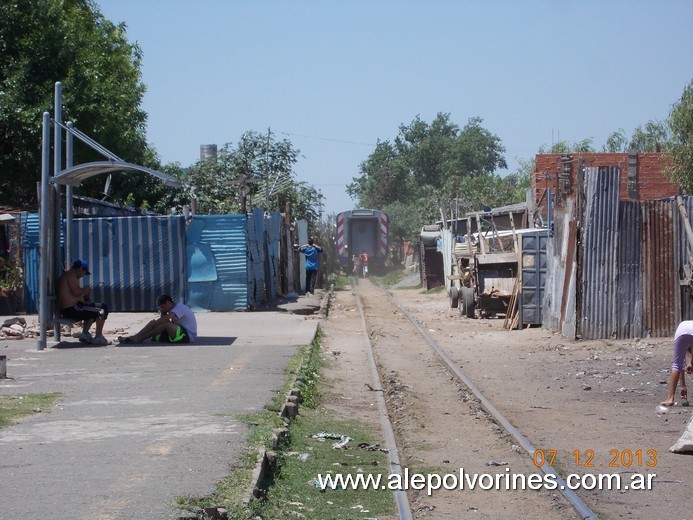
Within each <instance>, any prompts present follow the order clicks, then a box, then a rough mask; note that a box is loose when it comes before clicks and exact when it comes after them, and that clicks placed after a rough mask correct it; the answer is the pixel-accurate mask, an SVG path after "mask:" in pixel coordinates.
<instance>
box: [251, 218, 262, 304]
mask: <svg viewBox="0 0 693 520" xmlns="http://www.w3.org/2000/svg"><path fill="white" fill-rule="evenodd" d="M260 303H265V219H264V211H263V210H262V209H261V208H255V209H254V210H253V212H252V214H251V215H249V217H248V304H249V305H250V307H251V308H252V307H255V305H257V304H260Z"/></svg>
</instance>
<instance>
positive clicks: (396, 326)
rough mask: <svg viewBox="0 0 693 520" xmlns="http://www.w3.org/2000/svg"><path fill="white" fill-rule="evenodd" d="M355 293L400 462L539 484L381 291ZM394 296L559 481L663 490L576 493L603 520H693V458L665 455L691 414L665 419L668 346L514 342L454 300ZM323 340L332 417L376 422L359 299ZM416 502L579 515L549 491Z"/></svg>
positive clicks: (344, 306) (525, 336)
mask: <svg viewBox="0 0 693 520" xmlns="http://www.w3.org/2000/svg"><path fill="white" fill-rule="evenodd" d="M359 292H360V293H361V294H362V295H363V301H364V306H365V312H366V315H367V318H368V320H369V322H370V323H373V324H376V325H375V327H374V328H372V329H371V330H370V331H369V335H370V339H371V342H372V344H373V345H374V348H375V351H376V357H377V361H378V364H379V369H380V371H381V376H382V377H383V388H385V389H386V392H387V401H388V407H389V413H390V417H391V420H392V422H393V425H394V429H395V432H396V434H397V437H398V439H397V440H398V447H399V449H400V456H401V458H402V459H403V461H404V463H405V464H406V465H407V466H408V467H410V469H411V470H412V471H414V470H415V471H417V472H423V473H425V472H432V473H438V474H441V475H443V474H446V473H456V472H459V468H462V467H464V469H465V472H473V473H503V472H504V471H508V472H511V473H522V474H526V475H529V474H530V473H540V471H539V470H538V468H536V467H535V466H534V464H533V461H532V459H531V458H530V457H529V456H528V455H527V454H526V453H524V452H522V451H521V450H518V449H517V448H516V447H514V446H513V441H512V439H511V438H509V436H507V435H505V434H504V433H503V432H501V431H499V429H498V427H497V426H496V425H495V424H493V423H492V422H491V421H489V420H488V418H487V417H485V414H484V413H483V412H482V411H481V410H479V408H478V406H477V404H476V403H475V401H474V399H472V398H470V395H469V392H468V391H467V390H466V389H465V388H462V387H457V388H455V387H453V386H452V385H451V383H450V375H449V373H448V372H447V370H446V369H445V368H443V366H442V365H441V364H440V362H438V361H437V360H436V359H435V357H434V356H433V355H432V353H430V352H426V350H425V349H423V348H422V347H421V346H420V344H419V341H418V340H417V338H416V337H415V335H414V334H412V332H411V331H412V329H411V328H410V327H409V326H408V325H407V323H406V320H405V319H404V317H403V316H402V315H401V313H399V312H396V311H393V309H392V307H390V306H388V305H386V303H385V300H384V299H383V298H384V296H383V295H382V292H381V291H380V289H378V288H376V287H374V286H373V285H372V284H371V283H370V281H368V280H362V281H360V283H359ZM392 293H393V295H394V296H395V298H396V299H397V300H398V301H399V302H400V303H401V304H402V305H403V306H404V307H405V308H406V309H407V311H408V312H410V313H411V314H413V315H414V316H416V317H417V319H418V321H419V322H420V323H421V324H422V325H423V327H424V329H425V330H427V331H428V333H429V334H430V335H431V336H432V337H433V338H434V339H435V341H436V342H437V343H438V344H439V345H440V346H441V347H442V348H443V349H444V350H445V351H446V353H447V355H448V356H449V357H450V358H451V359H452V360H454V361H455V362H456V363H457V364H458V365H459V366H461V367H462V370H463V371H464V372H465V374H466V375H467V376H468V377H469V378H470V379H472V380H473V382H474V383H475V384H476V385H477V387H479V389H480V390H481V391H482V392H483V393H484V395H485V396H486V397H487V398H488V399H490V400H491V402H492V403H493V404H494V405H495V406H496V408H498V409H499V411H500V412H501V413H502V414H503V415H504V416H505V417H506V418H507V419H509V420H510V422H511V423H512V424H513V425H514V426H515V427H516V428H517V429H519V430H520V432H522V434H523V435H524V436H525V437H527V438H528V439H529V441H530V442H531V443H532V444H533V445H534V446H535V447H536V448H537V449H538V450H544V451H543V453H545V454H546V456H547V457H550V456H552V455H553V454H554V452H555V460H554V464H553V466H554V467H555V468H556V469H557V471H558V472H559V473H560V474H561V475H562V476H563V477H566V476H567V475H568V474H573V473H574V474H578V475H586V474H591V475H596V476H598V475H599V474H605V473H609V474H618V475H619V477H620V478H621V479H622V482H623V483H627V482H630V481H631V479H632V478H633V475H635V474H642V475H643V478H644V480H645V482H647V479H648V478H650V479H651V481H653V482H654V488H653V489H652V490H642V491H640V490H633V489H628V490H624V489H623V488H622V489H620V490H611V491H609V490H596V489H595V490H584V489H583V490H578V491H577V493H578V495H579V496H580V498H582V500H584V501H585V502H586V503H587V504H588V505H589V507H590V508H591V509H592V510H593V511H594V512H596V513H598V514H599V516H600V517H604V518H631V519H637V518H643V519H645V518H693V512H692V511H691V510H690V500H689V499H688V497H689V495H690V489H691V479H692V476H693V471H692V470H693V468H692V467H691V466H692V465H693V458H692V457H689V456H685V455H675V454H672V453H669V452H668V449H669V447H670V446H671V445H672V444H673V443H674V442H675V441H676V440H677V439H678V438H679V436H680V435H681V433H682V432H683V430H684V428H685V426H686V424H687V422H688V420H689V419H690V417H691V409H690V408H682V407H678V406H677V407H673V408H672V409H671V410H670V411H669V413H667V414H665V415H660V414H657V413H656V405H657V404H658V403H659V402H660V401H661V400H662V399H663V398H664V397H665V394H666V385H665V382H666V380H667V376H668V374H667V373H668V367H669V366H670V365H671V355H672V343H671V340H670V339H666V338H663V339H647V340H640V341H633V340H631V341H569V340H566V339H565V338H561V337H560V336H559V335H555V334H552V333H550V332H548V331H546V330H543V329H540V328H532V329H527V330H522V331H508V330H505V329H503V320H502V319H494V320H471V319H467V318H463V317H461V316H460V315H459V312H458V311H457V310H456V309H450V308H449V303H448V298H447V297H446V296H445V294H444V293H437V294H426V293H425V292H423V291H422V290H420V289H405V290H394V291H392ZM324 329H325V342H324V349H325V356H326V357H327V358H328V359H329V360H330V361H331V367H330V369H329V370H328V372H327V377H328V379H329V380H330V386H331V392H333V394H332V395H333V399H331V404H330V407H332V408H334V409H335V410H337V411H338V412H339V413H341V414H344V415H345V416H351V417H354V416H356V417H358V418H360V419H364V420H370V421H373V422H374V423H375V424H378V418H377V414H376V410H375V404H374V403H375V399H374V396H373V392H372V391H371V390H370V389H369V387H368V385H369V384H370V383H371V381H370V373H369V371H368V369H367V358H366V350H365V349H366V339H365V333H363V332H362V331H361V330H360V318H359V313H358V311H357V308H356V303H355V297H354V294H353V292H352V291H351V290H350V289H348V290H344V291H338V292H336V294H335V299H334V302H333V304H332V308H331V311H330V315H329V316H328V319H327V320H326V322H325V324H324ZM489 463H497V464H500V466H498V467H494V466H487V464H489ZM505 468H509V469H507V470H506V469H505ZM652 474H656V476H654V477H653V476H651V475H652ZM648 476H649V477H648ZM586 482H587V483H588V484H589V483H593V482H594V481H593V480H587V481H586ZM410 502H411V504H412V510H413V511H414V515H415V517H417V518H461V517H466V516H467V515H472V514H473V515H475V517H479V518H508V517H520V516H525V517H531V518H577V517H578V516H577V515H576V513H575V512H574V511H573V510H572V508H571V507H570V506H569V505H567V502H565V500H564V499H563V498H562V497H561V496H560V495H559V493H558V492H557V491H547V490H542V491H536V492H532V491H524V492H522V491H481V490H477V491H474V492H470V491H468V490H465V491H459V490H458V491H445V490H441V491H439V492H434V493H433V494H432V495H431V496H427V495H426V494H425V493H412V494H410Z"/></svg>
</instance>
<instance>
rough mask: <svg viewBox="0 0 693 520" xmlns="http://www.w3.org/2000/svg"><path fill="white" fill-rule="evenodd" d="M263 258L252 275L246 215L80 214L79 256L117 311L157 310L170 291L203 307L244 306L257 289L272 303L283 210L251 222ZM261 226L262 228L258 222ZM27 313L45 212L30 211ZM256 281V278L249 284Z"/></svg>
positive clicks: (258, 214)
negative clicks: (84, 216) (188, 217)
mask: <svg viewBox="0 0 693 520" xmlns="http://www.w3.org/2000/svg"><path fill="white" fill-rule="evenodd" d="M250 220H251V221H253V223H252V225H251V229H252V236H253V240H252V241H250V243H251V245H252V247H253V249H254V251H255V257H256V258H257V259H259V261H260V263H258V264H257V265H256V266H255V267H254V268H253V270H252V273H253V275H252V277H250V278H249V276H248V267H247V266H248V262H247V256H248V250H247V248H248V239H247V232H246V226H247V223H246V218H245V217H244V216H242V215H207V216H194V217H193V218H192V219H191V220H190V222H189V223H188V225H187V229H186V224H185V221H184V219H183V217H178V216H176V217H112V218H92V219H76V220H75V221H74V224H75V227H74V233H75V243H74V246H73V252H72V257H73V258H85V259H87V261H88V262H89V263H90V267H91V270H92V276H91V277H90V278H89V279H88V283H89V284H90V285H91V286H92V287H93V288H94V293H93V294H94V298H95V299H96V300H97V301H103V302H104V303H107V304H108V305H109V307H110V308H111V310H113V311H149V310H153V309H154V308H155V306H156V305H155V301H156V297H157V296H158V295H159V294H162V293H167V294H170V295H171V296H173V297H174V298H176V299H178V300H181V301H184V302H186V303H188V304H189V305H190V306H191V307H192V308H193V309H194V310H195V311H197V312H199V311H242V310H246V309H247V308H248V294H249V289H250V287H251V286H252V287H253V291H254V293H253V294H256V295H257V296H258V299H259V301H260V302H264V301H265V299H266V298H267V297H268V296H269V299H270V300H273V299H274V297H275V296H276V295H277V294H278V292H277V291H278V290H279V278H280V251H279V244H280V234H281V215H280V214H279V213H277V212H274V213H272V214H270V215H269V216H268V217H265V215H264V211H263V210H262V209H259V210H257V211H255V212H253V216H252V218H251V219H250ZM256 223H259V227H258V226H256ZM21 225H22V235H23V238H22V240H23V262H24V267H25V291H24V292H25V297H24V300H25V312H27V313H36V312H37V310H38V293H39V287H38V271H39V216H38V214H26V213H25V214H23V215H22V220H21ZM249 280H250V281H249Z"/></svg>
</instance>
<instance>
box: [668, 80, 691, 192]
mask: <svg viewBox="0 0 693 520" xmlns="http://www.w3.org/2000/svg"><path fill="white" fill-rule="evenodd" d="M669 127H670V129H671V137H672V139H671V147H670V151H671V156H672V161H673V164H672V165H671V167H670V168H668V169H667V172H668V173H669V175H671V177H672V178H673V179H674V180H675V181H676V182H678V183H679V184H680V185H681V187H682V188H683V190H684V191H685V192H686V193H693V81H691V82H689V83H688V85H687V86H686V88H685V89H684V91H683V94H682V95H681V99H680V100H679V101H678V102H677V103H676V104H675V105H674V107H673V108H672V110H671V114H670V115H669Z"/></svg>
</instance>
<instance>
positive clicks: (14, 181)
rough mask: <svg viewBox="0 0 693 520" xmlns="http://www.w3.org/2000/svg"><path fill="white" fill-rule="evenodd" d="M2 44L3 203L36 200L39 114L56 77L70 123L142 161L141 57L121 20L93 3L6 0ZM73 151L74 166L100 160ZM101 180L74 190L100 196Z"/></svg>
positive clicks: (49, 101) (1, 9) (0, 20)
mask: <svg viewBox="0 0 693 520" xmlns="http://www.w3.org/2000/svg"><path fill="white" fill-rule="evenodd" d="M0 46H1V49H2V51H1V52H0V136H1V139H0V202H2V203H12V204H13V205H22V204H35V201H36V182H37V181H38V180H39V178H40V171H41V135H42V133H41V114H42V113H43V112H44V111H49V112H51V115H52V114H53V94H54V84H55V82H56V81H61V82H62V84H63V89H64V90H63V92H64V94H63V105H64V108H65V110H64V113H63V120H64V121H73V122H74V123H75V125H76V127H77V128H79V129H80V130H82V131H84V132H85V133H87V134H88V135H89V136H90V137H92V138H94V139H95V140H97V141H98V142H100V143H101V144H102V145H104V146H105V147H107V148H108V149H110V150H111V151H112V152H114V153H115V154H117V155H118V156H120V157H121V158H123V159H124V160H126V161H129V162H135V163H140V164H141V163H142V162H143V161H144V159H145V155H146V152H147V145H146V141H145V123H146V113H145V112H144V111H142V110H141V108H140V104H141V101H142V96H143V94H144V91H145V86H144V84H143V83H142V82H141V72H140V65H141V58H142V54H141V51H140V49H139V47H138V46H137V45H136V44H130V43H128V42H127V40H126V37H125V26H124V25H123V24H120V25H114V24H113V23H111V22H109V21H108V20H106V19H105V18H104V17H103V15H102V14H101V12H100V11H99V9H98V7H97V6H96V4H94V2H92V1H91V0H72V1H69V2H66V1H59V0H14V1H12V2H2V3H0ZM74 152H75V158H74V162H75V164H78V163H82V162H89V161H93V160H99V159H102V157H101V156H99V155H98V154H97V153H96V152H94V151H93V150H91V149H90V148H88V147H86V146H85V145H82V144H77V143H76V145H75V150H74ZM140 178H141V177H140ZM116 180H117V177H114V182H115V181H116ZM103 182H104V179H97V180H92V181H90V182H87V183H85V185H84V187H82V188H78V189H77V190H76V193H80V194H84V195H91V196H94V194H98V193H100V191H101V189H102V186H103Z"/></svg>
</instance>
